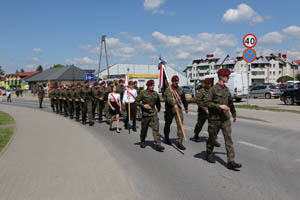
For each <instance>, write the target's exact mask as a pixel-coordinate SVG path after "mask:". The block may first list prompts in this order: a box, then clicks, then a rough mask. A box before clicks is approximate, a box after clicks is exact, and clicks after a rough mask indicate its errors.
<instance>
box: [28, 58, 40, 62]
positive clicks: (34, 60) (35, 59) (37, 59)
mask: <svg viewBox="0 0 300 200" xmlns="http://www.w3.org/2000/svg"><path fill="white" fill-rule="evenodd" d="M30 60H31V61H32V62H39V61H40V59H39V58H37V57H32V58H31V59H30Z"/></svg>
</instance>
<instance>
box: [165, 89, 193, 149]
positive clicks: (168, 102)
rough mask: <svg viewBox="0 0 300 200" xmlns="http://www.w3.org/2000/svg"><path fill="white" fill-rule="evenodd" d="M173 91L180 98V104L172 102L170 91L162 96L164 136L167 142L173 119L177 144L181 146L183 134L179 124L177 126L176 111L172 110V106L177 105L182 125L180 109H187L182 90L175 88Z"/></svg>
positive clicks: (167, 90)
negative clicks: (163, 97)
mask: <svg viewBox="0 0 300 200" xmlns="http://www.w3.org/2000/svg"><path fill="white" fill-rule="evenodd" d="M173 90H174V91H176V92H177V94H178V97H179V98H180V101H181V104H180V103H179V102H177V101H174V100H173V95H172V92H171V91H170V89H169V88H168V89H166V91H165V92H164V96H165V109H166V110H165V114H164V117H165V127H164V135H165V139H166V140H169V134H170V126H171V124H172V121H173V118H174V117H175V121H176V124H177V136H178V143H181V144H182V141H183V133H182V131H181V128H180V124H179V119H178V117H177V114H176V111H175V109H174V105H175V104H177V105H178V108H179V109H178V111H179V114H180V118H181V121H182V123H183V113H182V107H184V109H185V110H187V109H188V103H187V100H186V98H185V93H184V90H183V89H182V88H181V87H177V88H174V87H173Z"/></svg>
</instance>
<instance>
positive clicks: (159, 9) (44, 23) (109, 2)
mask: <svg viewBox="0 0 300 200" xmlns="http://www.w3.org/2000/svg"><path fill="white" fill-rule="evenodd" d="M299 8H300V1H299V0H285V1H277V0H276V1H275V0H264V1H262V0H248V1H247V0H245V1H237V0H226V1H224V0H216V1H207V0H185V1H183V0H85V1H82V0H60V1H59V0H51V1H50V0H44V1H41V0H11V1H7V0H6V1H5V0H0V66H2V67H3V69H4V70H5V72H6V73H14V72H15V71H16V70H17V69H18V70H20V69H21V68H23V69H24V70H25V71H34V70H35V69H36V67H37V66H38V65H42V66H43V67H44V69H45V68H48V67H51V66H53V65H54V64H65V65H70V64H74V65H76V66H78V67H81V68H87V69H97V68H98V62H99V45H100V39H101V36H102V35H106V43H107V50H108V62H109V65H112V64H116V63H129V64H130V63H132V64H157V63H158V58H159V56H162V57H163V58H164V59H165V60H166V61H167V62H168V65H170V66H172V67H174V68H176V69H178V70H181V71H182V70H183V69H185V67H186V66H188V65H190V64H191V63H192V61H193V59H199V58H205V56H206V55H207V54H214V55H215V56H217V57H220V58H221V57H223V56H225V55H227V54H229V55H230V56H235V55H238V54H240V53H241V52H242V51H243V50H244V49H245V47H244V46H243V44H242V39H243V37H244V35H245V34H247V33H253V34H255V35H256V37H257V39H258V42H257V45H256V47H255V48H254V49H255V50H256V51H257V53H258V55H265V54H269V53H276V54H277V53H283V54H287V56H288V59H290V60H294V59H300V24H299V18H300V12H299ZM105 66H106V63H105V59H104V57H103V58H102V63H101V68H104V67H105Z"/></svg>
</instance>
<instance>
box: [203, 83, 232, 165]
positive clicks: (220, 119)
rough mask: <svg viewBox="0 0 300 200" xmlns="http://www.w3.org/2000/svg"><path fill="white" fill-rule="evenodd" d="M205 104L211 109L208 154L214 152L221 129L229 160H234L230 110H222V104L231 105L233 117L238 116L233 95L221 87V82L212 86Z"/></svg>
mask: <svg viewBox="0 0 300 200" xmlns="http://www.w3.org/2000/svg"><path fill="white" fill-rule="evenodd" d="M204 103H205V105H206V106H207V107H208V109H209V118H208V134H209V137H208V141H207V144H206V151H207V154H212V152H213V149H214V141H215V140H216V138H217V135H218V132H219V131H220V129H221V130H222V132H223V136H224V140H225V147H226V151H227V159H228V162H232V161H234V148H233V142H232V138H231V123H230V113H229V111H225V110H222V109H221V108H220V105H227V106H228V107H230V112H231V113H232V116H233V117H236V111H235V108H234V105H233V101H232V97H231V94H230V91H229V89H228V88H227V87H226V86H225V87H221V86H220V85H219V84H216V85H214V86H213V87H212V88H210V90H209V92H208V94H207V95H206V96H205V99H204Z"/></svg>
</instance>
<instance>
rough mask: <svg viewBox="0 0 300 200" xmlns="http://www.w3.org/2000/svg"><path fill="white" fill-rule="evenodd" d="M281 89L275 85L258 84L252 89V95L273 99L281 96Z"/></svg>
mask: <svg viewBox="0 0 300 200" xmlns="http://www.w3.org/2000/svg"><path fill="white" fill-rule="evenodd" d="M280 95H281V91H280V89H279V87H277V86H275V85H257V86H255V87H253V88H251V90H250V97H253V98H266V99H271V98H272V97H273V98H279V97H280Z"/></svg>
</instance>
